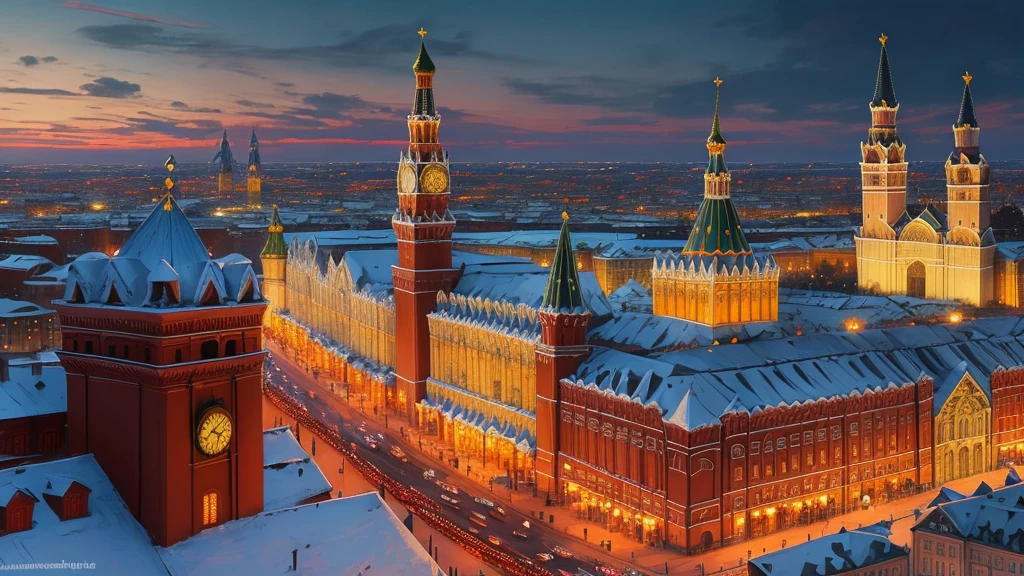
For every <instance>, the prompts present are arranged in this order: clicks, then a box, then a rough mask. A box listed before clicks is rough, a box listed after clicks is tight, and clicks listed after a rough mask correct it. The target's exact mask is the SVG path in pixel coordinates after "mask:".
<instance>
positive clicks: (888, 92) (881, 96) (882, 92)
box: [871, 34, 899, 108]
mask: <svg viewBox="0 0 1024 576" xmlns="http://www.w3.org/2000/svg"><path fill="white" fill-rule="evenodd" d="M887 40H889V37H888V36H886V35H885V34H882V35H881V36H879V38H878V41H879V42H881V43H882V53H881V54H880V55H879V56H878V76H877V77H876V78H875V95H874V97H873V98H871V106H872V107H879V106H882V107H886V108H895V107H896V106H897V105H898V104H899V102H897V101H896V90H895V89H893V87H892V74H891V73H890V71H889V53H888V52H886V50H885V43H886V41H887Z"/></svg>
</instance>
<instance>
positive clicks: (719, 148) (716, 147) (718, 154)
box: [706, 78, 729, 175]
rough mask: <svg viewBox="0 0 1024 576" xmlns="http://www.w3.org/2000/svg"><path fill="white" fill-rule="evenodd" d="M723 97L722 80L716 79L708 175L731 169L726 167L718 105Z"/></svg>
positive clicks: (709, 141) (723, 137)
mask: <svg viewBox="0 0 1024 576" xmlns="http://www.w3.org/2000/svg"><path fill="white" fill-rule="evenodd" d="M721 96H722V79H721V78H715V120H714V121H713V122H712V124H711V134H710V135H709V136H708V144H707V146H708V169H707V170H706V173H707V174H715V175H718V174H723V173H728V172H729V168H728V167H727V166H726V165H725V145H726V142H725V136H722V128H721V126H720V125H719V122H718V103H719V101H720V99H721Z"/></svg>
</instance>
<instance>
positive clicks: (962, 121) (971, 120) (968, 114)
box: [954, 72, 978, 128]
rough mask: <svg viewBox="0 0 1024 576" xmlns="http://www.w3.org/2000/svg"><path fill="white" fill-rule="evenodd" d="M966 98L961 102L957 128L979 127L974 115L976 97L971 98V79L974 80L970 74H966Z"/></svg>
mask: <svg viewBox="0 0 1024 576" xmlns="http://www.w3.org/2000/svg"><path fill="white" fill-rule="evenodd" d="M963 78H964V96H963V98H962V99H961V100H960V115H959V116H958V117H957V119H956V124H954V126H956V127H957V128H959V127H962V126H970V127H971V128H977V127H978V119H977V117H975V115H974V97H972V96H971V79H972V78H973V77H972V76H971V75H970V73H968V72H964V76H963Z"/></svg>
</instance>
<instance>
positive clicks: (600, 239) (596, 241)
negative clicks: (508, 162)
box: [452, 229, 636, 249]
mask: <svg viewBox="0 0 1024 576" xmlns="http://www.w3.org/2000/svg"><path fill="white" fill-rule="evenodd" d="M634 238H636V234H629V233H615V232H576V233H573V235H572V240H573V244H574V246H573V247H574V248H591V249H599V248H601V247H602V246H605V245H608V244H612V243H614V242H618V241H623V240H625V241H628V240H632V239H634ZM452 242H454V243H456V244H480V245H500V246H523V247H527V248H554V247H555V245H556V244H558V229H552V230H512V231H509V232H455V233H454V234H452Z"/></svg>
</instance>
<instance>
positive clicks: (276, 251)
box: [260, 204, 288, 257]
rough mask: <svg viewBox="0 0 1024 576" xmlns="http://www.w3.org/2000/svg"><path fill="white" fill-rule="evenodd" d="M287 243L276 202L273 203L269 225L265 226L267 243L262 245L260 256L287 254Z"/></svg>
mask: <svg viewBox="0 0 1024 576" xmlns="http://www.w3.org/2000/svg"><path fill="white" fill-rule="evenodd" d="M287 255H288V245H287V244H285V241H284V225H283V224H282V223H281V215H280V214H278V213H277V204H274V211H273V213H271V215H270V225H269V226H267V243H266V244H265V245H264V246H263V251H262V252H260V256H261V257H262V256H287Z"/></svg>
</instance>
